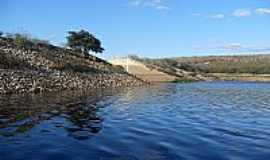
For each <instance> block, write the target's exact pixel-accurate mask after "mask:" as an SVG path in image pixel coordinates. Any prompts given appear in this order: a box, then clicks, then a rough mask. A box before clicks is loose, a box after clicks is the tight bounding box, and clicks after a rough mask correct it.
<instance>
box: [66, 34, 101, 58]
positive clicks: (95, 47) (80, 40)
mask: <svg viewBox="0 0 270 160" xmlns="http://www.w3.org/2000/svg"><path fill="white" fill-rule="evenodd" d="M68 34H69V35H68V36H67V46H68V47H70V48H72V49H74V50H78V51H81V52H82V53H83V54H84V55H86V56H87V55H88V54H89V51H93V52H95V53H102V52H103V51H104V48H102V47H101V41H100V40H99V39H97V38H96V37H95V36H94V35H92V34H91V33H89V32H88V31H85V30H80V31H78V32H76V31H69V32H68Z"/></svg>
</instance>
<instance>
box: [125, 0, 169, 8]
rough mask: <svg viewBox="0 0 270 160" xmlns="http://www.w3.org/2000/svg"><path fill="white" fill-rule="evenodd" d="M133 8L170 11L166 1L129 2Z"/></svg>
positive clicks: (143, 0)
mask: <svg viewBox="0 0 270 160" xmlns="http://www.w3.org/2000/svg"><path fill="white" fill-rule="evenodd" d="M129 4H130V5H131V6H136V7H149V8H154V9H156V10H170V7H169V6H168V5H167V4H166V0H129Z"/></svg>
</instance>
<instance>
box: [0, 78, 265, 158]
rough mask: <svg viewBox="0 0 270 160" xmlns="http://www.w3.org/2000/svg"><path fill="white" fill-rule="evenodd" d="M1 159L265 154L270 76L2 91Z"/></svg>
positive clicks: (0, 111) (0, 107) (242, 155)
mask: <svg viewBox="0 0 270 160" xmlns="http://www.w3.org/2000/svg"><path fill="white" fill-rule="evenodd" d="M0 159H1V160H13V159H16V160H17V159H18V160H19V159H22V160H24V159H26V160H31V159H33V160H47V159H72V160H73V159H75V160H76V159H77V160H83V159H97V160H181V159H183V160H185V159H187V160H199V159H209V160H211V159H213V160H216V159H219V160H227V159H228V160H249V159H250V160H253V159H254V160H260V159H262V160H267V159H270V84H267V83H239V82H212V83H208V82H200V83H190V84H161V85H154V86H150V87H145V88H136V89H118V90H116V89H106V90H96V91H94V92H93V91H92V92H86V91H73V92H61V93H49V94H42V95H9V96H0Z"/></svg>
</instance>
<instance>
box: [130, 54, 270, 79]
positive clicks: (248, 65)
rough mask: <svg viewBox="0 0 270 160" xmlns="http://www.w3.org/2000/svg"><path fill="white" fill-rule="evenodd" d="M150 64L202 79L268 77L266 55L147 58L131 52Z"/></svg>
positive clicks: (269, 67) (137, 58) (138, 59)
mask: <svg viewBox="0 0 270 160" xmlns="http://www.w3.org/2000/svg"><path fill="white" fill-rule="evenodd" d="M132 58H133V59H135V60H137V61H140V62H142V63H143V64H145V65H147V66H148V67H150V68H153V69H158V70H160V71H162V72H165V73H168V74H170V75H176V76H177V75H179V76H181V75H183V73H186V74H188V75H190V76H193V77H194V76H195V77H198V76H199V77H201V78H202V79H209V80H213V79H221V80H255V81H257V80H258V81H260V80H262V81H270V75H268V74H270V55H267V54H266V55H243V56H205V57H179V58H164V59H149V58H139V57H136V56H132Z"/></svg>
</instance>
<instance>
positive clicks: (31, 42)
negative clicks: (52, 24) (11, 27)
mask: <svg viewBox="0 0 270 160" xmlns="http://www.w3.org/2000/svg"><path fill="white" fill-rule="evenodd" d="M1 35H2V36H3V35H5V36H3V37H5V38H8V39H13V42H14V44H15V45H17V46H18V47H23V48H33V47H34V46H37V45H47V46H48V45H50V42H49V41H47V40H41V39H38V38H32V37H31V36H30V35H28V34H25V33H15V34H13V33H5V34H4V33H3V32H0V37H2V36H1Z"/></svg>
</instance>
